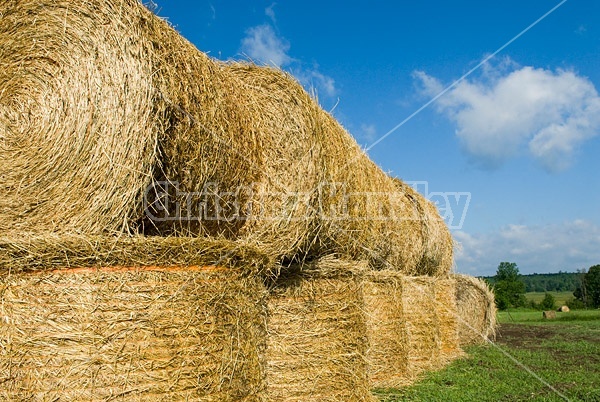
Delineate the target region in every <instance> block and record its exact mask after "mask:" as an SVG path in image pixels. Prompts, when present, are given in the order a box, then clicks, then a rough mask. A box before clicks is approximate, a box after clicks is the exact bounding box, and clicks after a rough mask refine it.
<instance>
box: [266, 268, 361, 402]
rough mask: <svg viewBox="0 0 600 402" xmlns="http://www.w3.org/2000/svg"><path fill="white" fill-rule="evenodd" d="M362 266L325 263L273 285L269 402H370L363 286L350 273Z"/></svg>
mask: <svg viewBox="0 0 600 402" xmlns="http://www.w3.org/2000/svg"><path fill="white" fill-rule="evenodd" d="M361 265H362V269H365V268H366V266H365V265H364V264H359V263H356V262H345V261H340V260H332V259H323V260H321V261H318V262H316V263H311V264H306V265H304V266H303V267H302V268H301V271H300V272H296V275H293V276H289V277H287V278H286V277H284V278H281V279H280V280H278V282H277V283H276V284H275V287H274V288H273V289H272V290H271V294H270V296H269V302H268V307H269V312H268V324H267V327H268V341H267V362H268V364H267V389H268V395H269V398H271V400H277V401H279V400H285V401H340V402H341V401H370V400H372V396H371V394H370V391H369V382H368V378H367V362H366V360H365V354H366V349H367V334H366V328H365V319H364V316H363V298H362V287H361V281H360V280H359V279H358V278H356V277H353V274H352V272H356V270H357V269H359V270H360V268H361ZM293 269H300V267H294V268H293ZM288 272H289V271H288Z"/></svg>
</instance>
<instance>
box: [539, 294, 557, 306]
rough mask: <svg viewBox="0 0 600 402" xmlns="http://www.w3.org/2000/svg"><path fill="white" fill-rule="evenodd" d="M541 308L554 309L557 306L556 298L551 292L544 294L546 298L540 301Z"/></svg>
mask: <svg viewBox="0 0 600 402" xmlns="http://www.w3.org/2000/svg"><path fill="white" fill-rule="evenodd" d="M540 308H541V309H542V310H554V309H555V308H556V300H554V296H552V295H551V294H550V293H546V294H545V295H544V299H543V300H542V301H541V302H540Z"/></svg>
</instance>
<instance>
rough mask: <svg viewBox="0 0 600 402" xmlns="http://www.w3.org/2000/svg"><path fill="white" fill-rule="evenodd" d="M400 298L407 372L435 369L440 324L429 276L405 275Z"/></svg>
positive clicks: (439, 341)
mask: <svg viewBox="0 0 600 402" xmlns="http://www.w3.org/2000/svg"><path fill="white" fill-rule="evenodd" d="M402 299H403V304H404V306H403V307H404V319H405V320H406V333H407V338H408V339H407V342H408V368H409V369H408V372H407V374H408V375H409V376H410V377H412V378H415V377H416V376H418V375H419V374H421V373H422V372H424V371H429V370H432V369H434V368H435V367H436V364H437V362H438V360H439V357H440V350H441V338H440V325H439V318H438V316H437V311H436V300H435V291H434V283H433V280H432V278H431V277H410V276H405V277H404V278H403V281H402ZM410 377H409V378H410Z"/></svg>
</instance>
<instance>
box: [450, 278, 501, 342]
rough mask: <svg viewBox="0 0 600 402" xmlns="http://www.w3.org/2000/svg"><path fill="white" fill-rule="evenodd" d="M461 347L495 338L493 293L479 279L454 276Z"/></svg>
mask: <svg viewBox="0 0 600 402" xmlns="http://www.w3.org/2000/svg"><path fill="white" fill-rule="evenodd" d="M453 277H454V279H455V280H456V306H457V311H458V318H459V324H458V328H459V332H458V334H459V335H458V336H459V341H460V345H461V346H466V345H473V344H481V343H485V342H486V341H487V340H488V339H494V338H495V336H496V325H497V324H496V303H495V299H494V293H492V291H491V290H490V288H489V287H488V285H487V284H486V283H485V282H484V281H482V280H481V279H478V278H475V277H472V276H468V275H461V274H455V275H453Z"/></svg>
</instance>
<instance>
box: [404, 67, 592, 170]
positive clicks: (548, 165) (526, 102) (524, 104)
mask: <svg viewBox="0 0 600 402" xmlns="http://www.w3.org/2000/svg"><path fill="white" fill-rule="evenodd" d="M507 66H512V71H511V72H506V68H507ZM483 70H484V74H483V76H482V78H481V79H480V80H464V81H462V82H460V83H459V84H457V85H456V86H455V87H454V88H453V89H451V90H450V91H448V93H446V94H445V95H444V96H442V97H441V98H440V99H439V100H438V101H437V104H436V105H437V109H438V111H439V112H441V113H444V114H446V115H447V116H448V118H449V119H450V120H452V121H453V122H454V123H455V124H456V134H457V136H458V138H459V139H460V141H461V143H462V145H463V146H464V149H465V150H466V151H467V153H468V154H469V155H470V156H471V157H472V158H473V159H474V160H475V161H476V162H478V163H479V164H480V165H482V166H485V167H496V166H499V165H500V164H502V163H503V162H505V161H506V160H507V159H509V158H511V157H513V156H515V155H517V154H518V153H519V152H521V150H522V149H523V148H524V145H525V144H528V149H529V152H530V154H531V155H532V156H533V157H534V158H535V159H536V160H537V161H538V162H539V163H540V164H541V165H542V167H543V168H544V169H546V170H548V171H560V170H563V169H565V168H567V167H568V166H569V165H570V164H571V162H572V158H573V156H574V154H575V153H576V151H577V149H578V148H579V147H580V146H581V145H582V144H583V143H584V142H585V141H586V140H588V139H590V138H592V137H594V136H596V135H597V134H598V133H599V132H600V97H599V96H598V92H597V91H596V88H595V87H594V85H593V84H592V82H591V81H589V80H588V79H587V78H585V77H581V76H578V75H577V74H575V73H574V72H572V71H565V70H558V71H555V72H553V71H550V70H545V69H536V68H533V67H522V68H519V69H515V68H514V63H511V62H510V60H508V63H505V65H504V66H503V69H502V70H500V69H498V68H494V67H490V66H489V65H486V66H485V68H484V69H483ZM414 77H415V79H416V80H417V81H418V82H419V84H420V85H421V91H422V92H423V93H424V94H426V95H427V96H435V95H437V94H439V93H440V92H441V91H442V90H443V85H442V83H441V82H440V81H439V80H438V79H436V78H434V77H431V76H429V75H427V74H426V73H424V72H421V71H418V72H415V73H414Z"/></svg>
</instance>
